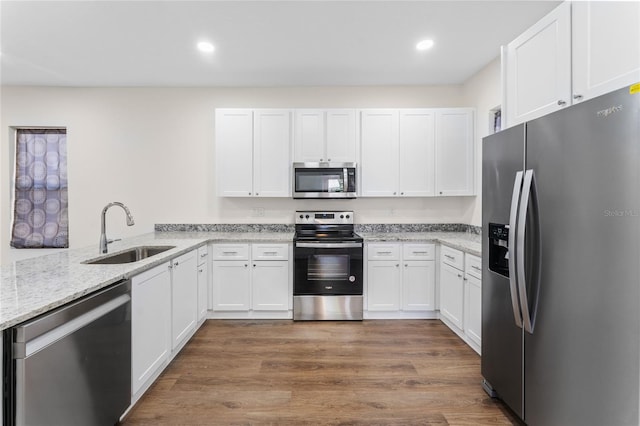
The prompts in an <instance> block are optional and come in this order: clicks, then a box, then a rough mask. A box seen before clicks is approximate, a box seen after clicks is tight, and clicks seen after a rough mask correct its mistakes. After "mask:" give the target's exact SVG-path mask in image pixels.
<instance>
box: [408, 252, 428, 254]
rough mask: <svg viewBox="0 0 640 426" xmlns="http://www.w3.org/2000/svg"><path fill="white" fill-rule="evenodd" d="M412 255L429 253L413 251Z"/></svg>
mask: <svg viewBox="0 0 640 426" xmlns="http://www.w3.org/2000/svg"><path fill="white" fill-rule="evenodd" d="M411 253H413V254H427V253H429V252H428V251H412V252H411Z"/></svg>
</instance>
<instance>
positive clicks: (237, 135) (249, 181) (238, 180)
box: [216, 109, 253, 197]
mask: <svg viewBox="0 0 640 426" xmlns="http://www.w3.org/2000/svg"><path fill="white" fill-rule="evenodd" d="M216 180H217V181H218V194H219V195H221V196H223V197H249V196H252V195H253V112H252V110H250V109H217V110H216Z"/></svg>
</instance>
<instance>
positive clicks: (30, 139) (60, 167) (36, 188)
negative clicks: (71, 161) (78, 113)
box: [11, 129, 69, 248]
mask: <svg viewBox="0 0 640 426" xmlns="http://www.w3.org/2000/svg"><path fill="white" fill-rule="evenodd" d="M14 199H15V204H14V210H13V226H12V233H11V246H13V247H16V248H67V247H69V219H68V216H67V131H66V130H64V129H18V130H17V143H16V173H15V195H14Z"/></svg>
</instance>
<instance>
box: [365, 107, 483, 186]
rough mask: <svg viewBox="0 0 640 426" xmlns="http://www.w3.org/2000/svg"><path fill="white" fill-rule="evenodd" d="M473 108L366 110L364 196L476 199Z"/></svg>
mask: <svg viewBox="0 0 640 426" xmlns="http://www.w3.org/2000/svg"><path fill="white" fill-rule="evenodd" d="M473 120H474V116H473V109H471V108H434V109H399V110H362V112H361V130H360V134H361V139H362V141H361V151H362V161H361V167H360V170H361V195H362V196H363V197H396V196H397V197H428V196H433V195H436V196H448V195H474V179H473V176H474V165H473V157H474V155H473V152H474V149H473Z"/></svg>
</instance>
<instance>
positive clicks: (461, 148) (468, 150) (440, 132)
mask: <svg viewBox="0 0 640 426" xmlns="http://www.w3.org/2000/svg"><path fill="white" fill-rule="evenodd" d="M473 120H474V114H473V109H471V108H451V109H437V110H436V114H435V123H436V124H435V192H436V195H437V196H461V195H474V194H475V185H474V161H473V158H474V144H473Z"/></svg>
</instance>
